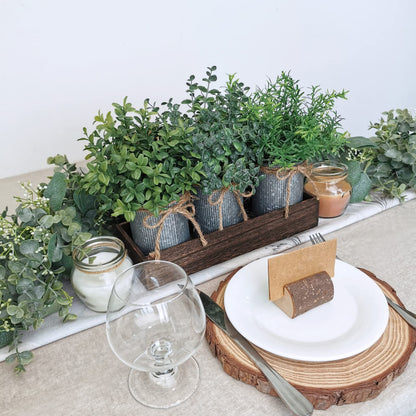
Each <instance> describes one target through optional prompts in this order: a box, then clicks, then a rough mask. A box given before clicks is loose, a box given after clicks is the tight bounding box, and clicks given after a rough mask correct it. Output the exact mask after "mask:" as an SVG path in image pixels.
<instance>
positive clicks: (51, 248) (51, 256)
mask: <svg viewBox="0 0 416 416" xmlns="http://www.w3.org/2000/svg"><path fill="white" fill-rule="evenodd" d="M57 241H58V235H57V234H56V233H55V234H53V235H52V237H51V239H50V240H49V244H48V260H49V261H50V262H51V263H54V262H57V261H59V260H61V258H62V250H61V249H60V248H59V247H58V246H57Z"/></svg>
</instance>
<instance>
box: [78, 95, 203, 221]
mask: <svg viewBox="0 0 416 416" xmlns="http://www.w3.org/2000/svg"><path fill="white" fill-rule="evenodd" d="M113 107H114V115H113V114H112V113H111V112H108V113H107V114H106V115H104V114H102V113H100V112H99V113H98V115H97V116H96V117H95V123H96V129H95V130H94V131H93V132H92V133H90V134H88V132H87V130H86V129H84V133H85V137H83V138H81V139H80V140H84V141H87V144H86V145H85V147H84V150H86V151H87V156H86V159H87V160H89V163H88V164H87V167H88V172H87V173H86V174H85V175H84V176H83V178H82V179H81V182H80V185H81V187H82V188H83V189H84V190H85V191H86V192H87V193H89V194H91V195H95V196H96V198H97V202H98V206H99V210H100V211H101V212H103V213H105V212H107V211H109V212H111V215H112V216H113V217H119V216H124V218H125V219H126V221H133V219H134V217H135V215H136V212H137V210H139V209H145V210H148V211H150V212H151V213H153V214H154V215H155V216H158V215H159V213H160V212H161V211H163V210H164V209H166V207H167V206H168V205H169V204H171V203H172V202H174V201H177V200H179V198H180V196H181V195H182V194H183V193H185V192H187V191H190V192H195V184H196V183H198V182H199V181H200V179H201V174H202V170H201V168H202V164H201V163H200V162H199V161H198V160H195V159H194V158H192V159H191V158H190V153H191V151H192V140H191V133H192V130H193V128H192V127H191V126H190V125H189V123H188V121H187V119H185V118H183V117H181V114H180V111H179V105H178V104H174V103H173V102H172V100H169V101H167V102H164V103H162V107H161V108H159V107H156V105H155V104H153V105H152V104H150V102H149V100H145V102H144V104H143V106H142V107H141V108H140V109H136V108H134V107H133V106H132V104H131V103H129V102H128V101H127V98H125V99H124V101H123V103H122V104H117V103H115V104H113Z"/></svg>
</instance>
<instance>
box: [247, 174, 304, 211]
mask: <svg viewBox="0 0 416 416" xmlns="http://www.w3.org/2000/svg"><path fill="white" fill-rule="evenodd" d="M263 173H264V178H263V179H262V180H261V181H260V183H259V186H258V187H257V188H256V193H255V194H254V195H253V196H252V198H251V209H252V212H253V214H254V215H255V216H259V215H263V214H267V213H268V212H271V211H274V210H276V209H280V208H283V207H285V206H286V199H287V187H288V184H289V180H290V181H291V182H290V198H289V205H293V204H297V203H298V202H300V201H302V199H303V182H304V178H305V176H304V175H303V173H301V172H296V173H294V174H293V175H291V176H289V177H288V178H286V179H278V178H277V177H276V173H269V172H263Z"/></svg>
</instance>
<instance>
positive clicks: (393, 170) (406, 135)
mask: <svg viewBox="0 0 416 416" xmlns="http://www.w3.org/2000/svg"><path fill="white" fill-rule="evenodd" d="M383 116H384V117H381V119H380V121H379V122H377V123H371V124H370V129H374V130H375V135H376V136H375V137H373V138H371V140H372V141H373V143H374V144H375V147H373V146H372V147H368V148H366V149H365V150H364V151H363V154H362V160H364V161H365V162H366V164H367V167H366V172H367V174H368V176H369V177H370V178H371V182H372V184H373V187H374V189H375V190H378V191H382V192H384V193H385V194H386V195H389V196H392V197H396V198H399V199H401V200H402V199H403V192H404V191H405V190H406V189H407V188H413V189H416V117H413V116H412V115H411V114H410V112H409V111H408V110H407V109H404V110H400V109H398V110H395V111H394V110H390V111H387V112H384V113H383Z"/></svg>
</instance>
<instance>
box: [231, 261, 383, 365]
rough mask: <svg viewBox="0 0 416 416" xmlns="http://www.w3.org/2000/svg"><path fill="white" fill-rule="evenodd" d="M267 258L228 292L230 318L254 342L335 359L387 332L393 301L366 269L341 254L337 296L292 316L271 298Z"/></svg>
mask: <svg viewBox="0 0 416 416" xmlns="http://www.w3.org/2000/svg"><path fill="white" fill-rule="evenodd" d="M267 259H268V258H267V257H265V258H262V259H259V260H256V261H254V262H252V263H250V264H248V265H247V266H245V267H243V268H242V269H240V270H239V271H238V272H237V273H236V274H235V275H234V276H233V277H232V279H231V280H230V282H229V283H228V285H227V288H226V291H225V294H224V303H225V310H226V312H227V315H228V317H229V319H230V321H231V322H232V324H233V325H234V326H235V328H236V329H237V331H239V332H240V333H241V334H242V335H243V336H244V337H245V338H247V339H248V340H249V341H250V342H252V343H253V344H255V345H257V346H258V347H260V348H262V349H264V350H266V351H269V352H271V353H273V354H276V355H279V356H281V357H286V358H291V359H294V360H300V361H333V360H339V359H342V358H347V357H351V356H353V355H356V354H358V353H360V352H362V351H364V350H366V349H367V348H369V347H371V346H372V345H373V344H374V343H375V342H377V340H378V339H379V338H380V337H381V335H382V334H383V332H384V330H385V329H386V326H387V322H388V318H389V310H388V305H387V302H386V299H385V297H384V294H383V292H382V291H381V289H380V288H379V287H378V285H377V284H376V283H375V282H374V280H372V279H371V278H370V277H368V276H367V275H366V274H365V273H363V272H361V271H360V270H358V269H357V268H355V267H353V266H351V265H349V264H347V263H344V262H342V261H340V260H336V263H335V275H334V277H333V283H334V298H333V299H332V300H331V301H330V302H327V303H325V304H323V305H321V306H318V307H316V308H314V309H312V310H310V311H308V312H306V313H304V314H303V315H300V316H298V317H296V318H294V319H291V318H289V317H288V316H287V315H286V314H285V313H284V312H283V311H281V310H280V309H279V308H278V307H277V306H276V305H275V304H274V303H272V302H271V301H269V297H268V293H269V292H268V278H267Z"/></svg>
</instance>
